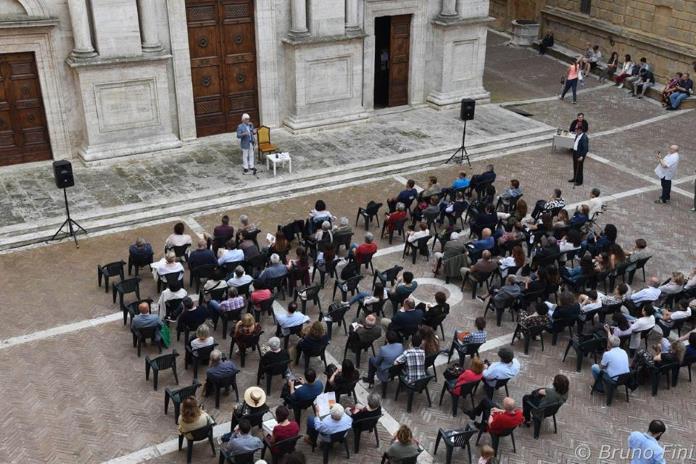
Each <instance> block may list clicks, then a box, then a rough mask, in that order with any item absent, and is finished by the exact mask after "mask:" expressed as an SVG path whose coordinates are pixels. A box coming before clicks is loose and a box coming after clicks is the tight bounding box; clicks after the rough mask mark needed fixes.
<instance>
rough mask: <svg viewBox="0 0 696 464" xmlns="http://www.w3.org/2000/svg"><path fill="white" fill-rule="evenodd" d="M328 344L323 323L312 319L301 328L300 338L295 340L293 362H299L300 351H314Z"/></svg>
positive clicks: (327, 336)
mask: <svg viewBox="0 0 696 464" xmlns="http://www.w3.org/2000/svg"><path fill="white" fill-rule="evenodd" d="M328 344H329V335H328V334H327V333H326V329H325V328H324V324H322V323H321V322H319V321H314V322H313V323H312V324H310V325H307V326H305V327H304V329H303V330H302V338H301V339H300V340H299V341H298V342H297V355H296V357H295V364H296V365H297V364H299V363H300V357H301V355H302V353H311V352H315V351H317V350H319V349H321V348H323V347H326V345H328Z"/></svg>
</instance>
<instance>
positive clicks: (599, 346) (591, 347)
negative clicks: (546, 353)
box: [563, 335, 607, 372]
mask: <svg viewBox="0 0 696 464" xmlns="http://www.w3.org/2000/svg"><path fill="white" fill-rule="evenodd" d="M606 346H607V339H606V338H604V337H600V336H597V335H593V336H592V337H590V338H588V339H586V340H579V339H573V338H571V339H570V340H568V346H567V347H566V350H565V353H564V354H563V361H564V362H565V360H566V356H568V352H569V351H570V348H573V350H575V370H576V371H577V372H580V371H581V370H582V360H583V359H584V358H585V357H586V356H588V355H590V354H591V355H592V356H593V359H594V362H595V363H596V362H597V354H599V353H603V352H604V349H605V348H606Z"/></svg>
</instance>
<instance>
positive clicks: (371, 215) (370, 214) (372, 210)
mask: <svg viewBox="0 0 696 464" xmlns="http://www.w3.org/2000/svg"><path fill="white" fill-rule="evenodd" d="M381 207H382V203H375V202H374V201H370V202H369V203H368V204H367V206H366V207H365V208H362V207H360V208H358V215H357V216H356V217H355V225H356V226H357V225H358V219H360V218H361V217H362V218H363V220H364V221H365V230H368V229H369V227H370V223H371V222H372V220H373V219H374V220H375V221H376V222H377V227H379V209H380V208H381Z"/></svg>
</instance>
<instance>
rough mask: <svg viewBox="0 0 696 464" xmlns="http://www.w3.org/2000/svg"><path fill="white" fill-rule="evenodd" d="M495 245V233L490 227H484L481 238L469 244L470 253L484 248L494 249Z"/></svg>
mask: <svg viewBox="0 0 696 464" xmlns="http://www.w3.org/2000/svg"><path fill="white" fill-rule="evenodd" d="M496 217H497V215H496ZM493 247H495V238H493V233H492V232H491V229H489V228H484V229H483V230H482V231H481V238H480V239H479V240H474V241H473V242H471V243H470V244H469V245H468V246H467V248H468V250H469V252H470V253H479V252H482V251H484V250H492V249H493Z"/></svg>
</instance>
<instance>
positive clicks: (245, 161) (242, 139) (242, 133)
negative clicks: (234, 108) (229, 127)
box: [237, 113, 257, 175]
mask: <svg viewBox="0 0 696 464" xmlns="http://www.w3.org/2000/svg"><path fill="white" fill-rule="evenodd" d="M256 132H257V130H256V129H254V125H253V124H252V122H251V118H250V117H249V115H248V114H247V113H244V114H243V115H242V123H241V124H240V125H239V126H237V138H238V139H239V146H240V147H241V149H242V165H243V166H244V174H246V173H247V172H249V169H251V171H252V173H253V174H254V175H256V167H255V166H254V145H256V140H255V139H254V134H256Z"/></svg>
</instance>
